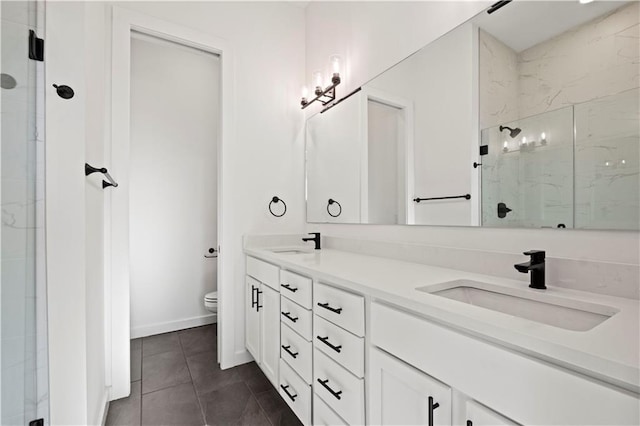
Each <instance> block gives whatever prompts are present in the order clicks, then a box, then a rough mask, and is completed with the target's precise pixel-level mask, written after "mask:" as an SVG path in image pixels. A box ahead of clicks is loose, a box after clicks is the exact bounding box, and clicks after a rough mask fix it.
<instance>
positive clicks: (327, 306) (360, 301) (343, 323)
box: [313, 283, 364, 337]
mask: <svg viewBox="0 0 640 426" xmlns="http://www.w3.org/2000/svg"><path fill="white" fill-rule="evenodd" d="M313 312H315V313H316V314H318V315H320V316H321V317H323V318H325V319H328V320H329V321H331V322H332V323H334V324H337V325H339V326H340V327H342V328H344V329H345V330H349V331H350V332H352V333H353V334H355V335H356V336H360V337H364V297H362V296H358V295H356V294H353V293H349V292H346V291H344V290H340V289H337V288H335V287H330V286H328V285H325V284H320V283H316V284H315V286H314V289H313Z"/></svg>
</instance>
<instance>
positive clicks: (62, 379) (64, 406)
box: [45, 2, 99, 424]
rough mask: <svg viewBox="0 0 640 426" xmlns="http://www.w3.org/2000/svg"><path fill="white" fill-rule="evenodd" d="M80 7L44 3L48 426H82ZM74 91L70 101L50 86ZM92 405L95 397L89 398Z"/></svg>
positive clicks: (85, 368)
mask: <svg viewBox="0 0 640 426" xmlns="http://www.w3.org/2000/svg"><path fill="white" fill-rule="evenodd" d="M84 12H85V10H84V4H83V3H62V2H60V3H58V2H52V3H48V5H47V26H46V35H45V39H46V41H47V50H46V53H45V60H46V61H47V64H46V66H47V69H46V82H47V84H46V91H47V92H46V96H47V104H46V134H47V144H46V182H47V185H46V198H47V204H46V218H47V231H46V232H47V282H48V303H49V306H48V308H49V312H48V314H49V363H50V364H49V368H50V370H49V377H50V385H49V387H50V391H51V398H50V403H51V419H50V420H51V423H52V424H87V423H89V420H88V407H87V396H88V388H87V374H88V363H87V325H88V324H87V305H86V301H87V293H88V292H87V286H86V270H85V260H86V252H87V250H86V248H85V236H86V234H85V191H86V178H85V177H84V163H85V136H86V135H85V99H86V93H85V90H84V87H85V63H84V61H83V59H84V58H83V56H82V54H79V52H83V51H84ZM54 83H57V84H67V85H69V86H71V87H73V88H74V89H75V90H76V96H75V97H74V98H73V99H72V100H63V99H62V98H59V97H58V96H57V95H56V94H55V89H53V88H52V87H51V85H52V84H54ZM96 398H97V399H98V400H99V397H97V396H96Z"/></svg>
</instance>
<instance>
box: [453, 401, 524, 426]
mask: <svg viewBox="0 0 640 426" xmlns="http://www.w3.org/2000/svg"><path fill="white" fill-rule="evenodd" d="M465 412H466V416H465V417H466V426H517V425H518V423H515V422H512V421H511V420H509V419H507V418H506V417H504V416H502V415H500V414H498V413H496V412H495V411H493V410H490V409H488V408H487V407H485V406H484V405H480V404H478V403H477V402H475V401H466V402H465Z"/></svg>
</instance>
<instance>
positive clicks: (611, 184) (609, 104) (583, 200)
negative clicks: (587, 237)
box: [575, 89, 640, 229]
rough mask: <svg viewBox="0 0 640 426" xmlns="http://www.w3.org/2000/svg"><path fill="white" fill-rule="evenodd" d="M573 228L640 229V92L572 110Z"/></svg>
mask: <svg viewBox="0 0 640 426" xmlns="http://www.w3.org/2000/svg"><path fill="white" fill-rule="evenodd" d="M575 128H576V152H575V221H576V223H575V227H576V228H583V229H638V228H639V227H640V164H639V162H640V90H639V89H632V90H628V91H626V92H623V93H621V94H618V95H613V96H609V97H606V98H600V99H596V100H594V101H592V102H587V103H584V104H580V105H576V106H575Z"/></svg>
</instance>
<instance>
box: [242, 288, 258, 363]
mask: <svg viewBox="0 0 640 426" xmlns="http://www.w3.org/2000/svg"><path fill="white" fill-rule="evenodd" d="M245 289H246V295H245V300H246V303H245V307H244V308H245V309H244V312H245V346H246V347H247V350H248V351H249V353H250V354H251V355H253V359H255V360H256V362H257V363H258V364H260V312H258V309H257V297H258V296H259V295H260V294H259V291H260V283H259V282H258V281H256V280H254V279H253V278H251V277H249V276H247V285H246V287H245Z"/></svg>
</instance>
